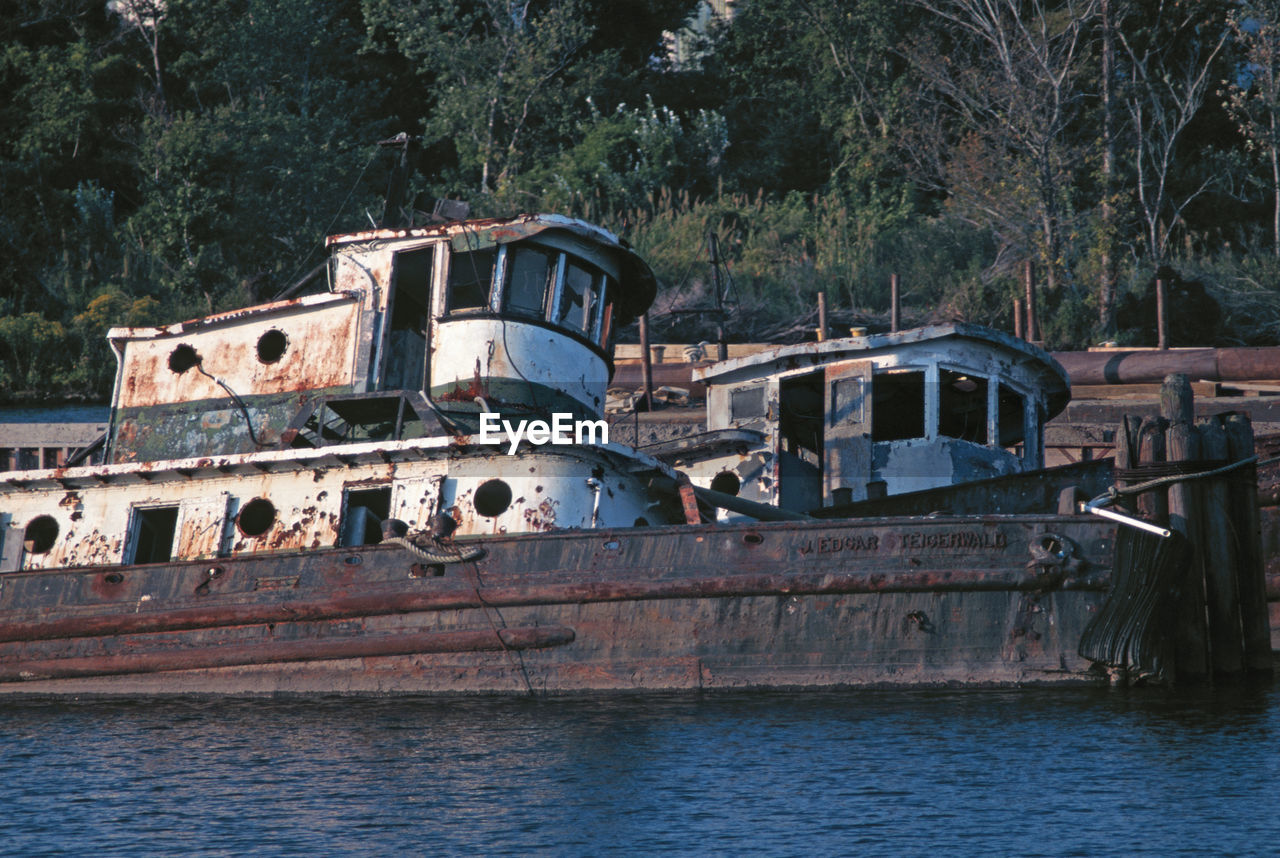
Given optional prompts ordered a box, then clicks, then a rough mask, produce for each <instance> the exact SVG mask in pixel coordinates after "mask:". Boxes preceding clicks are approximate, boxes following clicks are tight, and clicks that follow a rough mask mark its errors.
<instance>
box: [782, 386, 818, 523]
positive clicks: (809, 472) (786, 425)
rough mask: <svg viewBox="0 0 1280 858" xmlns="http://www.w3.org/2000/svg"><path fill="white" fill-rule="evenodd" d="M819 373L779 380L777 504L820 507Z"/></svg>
mask: <svg viewBox="0 0 1280 858" xmlns="http://www.w3.org/2000/svg"><path fill="white" fill-rule="evenodd" d="M823 387H824V384H823V373H822V372H821V371H818V372H810V373H806V374H804V375H798V376H792V377H790V378H783V379H781V380H780V382H779V388H778V488H779V492H778V505H779V506H781V507H782V508H783V509H787V510H792V511H793V512H806V511H808V510H811V509H814V508H816V507H820V506H822V462H823V448H824V446H825V444H824V438H823V434H824V433H823V423H824V421H823V419H822V417H823Z"/></svg>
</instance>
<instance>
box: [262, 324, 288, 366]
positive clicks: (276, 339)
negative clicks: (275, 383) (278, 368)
mask: <svg viewBox="0 0 1280 858" xmlns="http://www.w3.org/2000/svg"><path fill="white" fill-rule="evenodd" d="M288 347H289V338H288V337H286V336H285V335H284V331H277V330H274V329H272V330H270V331H267V332H266V333H265V334H263V335H262V336H260V337H258V360H260V361H262V362H263V363H275V362H276V361H278V360H280V358H282V357H284V352H285V349H287V348H288Z"/></svg>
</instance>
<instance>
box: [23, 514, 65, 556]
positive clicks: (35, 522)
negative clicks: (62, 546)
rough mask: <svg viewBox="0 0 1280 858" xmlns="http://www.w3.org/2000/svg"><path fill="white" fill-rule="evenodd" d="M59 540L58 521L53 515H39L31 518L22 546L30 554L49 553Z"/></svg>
mask: <svg viewBox="0 0 1280 858" xmlns="http://www.w3.org/2000/svg"><path fill="white" fill-rule="evenodd" d="M57 541H58V522H57V520H56V519H55V518H54V517H53V516H51V515H38V516H36V517H35V518H33V519H31V523H30V524H28V525H27V531H26V533H24V534H23V537H22V547H23V548H25V549H26V551H27V553H28V554H48V553H49V550H50V549H51V548H53V543H55V542H57Z"/></svg>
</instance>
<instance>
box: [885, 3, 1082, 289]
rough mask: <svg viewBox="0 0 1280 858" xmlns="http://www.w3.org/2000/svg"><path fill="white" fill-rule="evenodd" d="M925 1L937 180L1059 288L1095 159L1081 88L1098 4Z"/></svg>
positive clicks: (923, 44)
mask: <svg viewBox="0 0 1280 858" xmlns="http://www.w3.org/2000/svg"><path fill="white" fill-rule="evenodd" d="M916 3H917V5H918V6H920V7H921V8H923V9H925V10H927V11H928V12H929V13H931V15H932V16H934V19H935V23H936V24H937V25H938V26H936V27H935V28H934V29H933V30H932V31H931V32H930V33H928V34H927V35H924V36H922V37H920V38H918V39H917V40H916V41H915V42H914V43H913V45H912V47H911V52H910V53H911V57H912V59H913V63H914V65H915V67H916V69H917V70H918V71H919V73H920V74H921V75H922V77H923V79H924V81H925V85H926V86H927V87H928V90H929V92H930V93H931V95H932V103H933V105H934V106H935V109H936V115H937V116H938V117H939V120H940V121H939V122H938V124H936V125H934V126H932V127H929V126H925V129H924V134H918V135H917V136H916V142H917V146H916V151H917V152H918V153H923V154H924V155H925V157H924V158H923V159H922V163H923V166H924V167H925V170H926V175H928V174H929V173H932V175H933V177H934V181H936V182H937V183H938V187H939V188H940V190H943V191H945V193H947V194H948V196H949V197H950V202H951V204H952V205H953V207H954V208H955V209H957V210H958V211H960V212H961V213H962V214H963V215H964V216H965V217H967V218H969V219H971V220H972V221H973V222H974V223H977V224H981V225H985V226H989V227H990V228H992V229H994V230H995V231H996V232H997V234H998V235H1000V236H1001V243H1002V245H1003V246H1004V247H1005V248H1006V250H1008V249H1014V248H1017V249H1020V250H1021V252H1022V254H1024V258H1026V256H1029V255H1030V254H1032V253H1033V252H1034V253H1036V254H1037V255H1038V256H1039V257H1040V258H1041V260H1042V261H1043V262H1044V269H1045V273H1046V280H1047V286H1048V289H1049V291H1050V293H1053V292H1054V291H1056V287H1057V286H1058V285H1059V282H1060V280H1061V278H1062V275H1063V274H1064V273H1065V271H1066V259H1065V249H1066V240H1065V233H1066V231H1067V229H1068V224H1067V223H1066V219H1067V217H1068V215H1069V213H1070V212H1071V211H1072V209H1073V206H1072V200H1071V197H1072V192H1073V188H1074V182H1075V180H1076V178H1077V177H1078V175H1079V174H1080V173H1081V172H1082V171H1083V168H1084V166H1085V164H1086V163H1087V157H1088V155H1089V153H1088V151H1087V149H1085V148H1083V147H1082V146H1081V145H1080V142H1079V141H1078V140H1077V139H1076V138H1075V137H1074V135H1073V130H1074V128H1075V126H1076V124H1077V123H1078V122H1079V121H1080V118H1081V114H1082V112H1083V111H1084V109H1085V107H1086V104H1087V93H1086V92H1085V91H1084V90H1083V89H1082V88H1081V87H1080V85H1079V83H1080V77H1081V74H1082V66H1083V64H1084V62H1085V60H1086V58H1087V52H1086V44H1087V36H1088V35H1089V33H1090V27H1091V26H1092V23H1093V19H1094V16H1095V15H1096V13H1097V5H1096V2H1095V0H1061V2H1050V0H1028V2H1019V0H916ZM1032 224H1033V225H1034V226H1033V227H1032V229H1028V225H1032Z"/></svg>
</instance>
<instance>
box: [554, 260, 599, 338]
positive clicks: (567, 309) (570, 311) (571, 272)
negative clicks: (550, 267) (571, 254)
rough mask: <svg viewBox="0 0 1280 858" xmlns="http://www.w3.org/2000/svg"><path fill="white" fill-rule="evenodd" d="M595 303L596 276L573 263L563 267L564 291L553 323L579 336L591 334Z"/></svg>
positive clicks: (561, 293)
mask: <svg viewBox="0 0 1280 858" xmlns="http://www.w3.org/2000/svg"><path fill="white" fill-rule="evenodd" d="M595 302H596V275H595V273H594V272H592V271H589V270H588V269H586V268H583V267H582V266H581V265H578V264H577V263H575V262H569V263H568V265H566V266H565V273H564V289H563V290H562V291H561V292H560V307H559V309H558V310H557V311H556V318H555V321H556V322H557V323H559V324H561V325H564V326H565V327H566V328H569V329H571V330H574V331H577V332H578V333H580V334H587V335H588V336H590V334H591V322H592V316H593V315H594V311H595Z"/></svg>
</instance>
